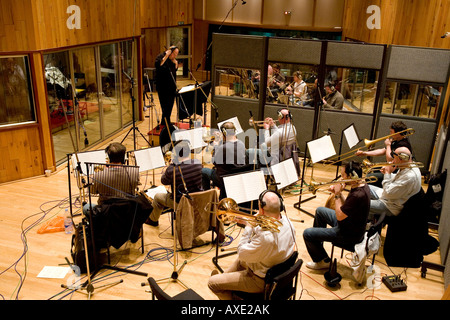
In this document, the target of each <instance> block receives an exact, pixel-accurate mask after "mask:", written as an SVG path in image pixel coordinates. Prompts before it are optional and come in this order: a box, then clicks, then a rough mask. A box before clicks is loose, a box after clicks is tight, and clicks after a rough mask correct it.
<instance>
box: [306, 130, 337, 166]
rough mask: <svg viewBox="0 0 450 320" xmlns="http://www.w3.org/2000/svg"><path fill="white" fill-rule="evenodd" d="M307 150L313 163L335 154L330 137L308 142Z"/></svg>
mask: <svg viewBox="0 0 450 320" xmlns="http://www.w3.org/2000/svg"><path fill="white" fill-rule="evenodd" d="M308 150H309V153H310V155H311V160H312V162H313V163H316V162H319V161H322V160H324V159H326V158H329V157H331V156H334V155H335V154H336V150H335V149H334V145H333V141H332V140H331V136H323V137H322V138H319V139H316V140H313V141H310V142H308Z"/></svg>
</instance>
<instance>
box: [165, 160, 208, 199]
mask: <svg viewBox="0 0 450 320" xmlns="http://www.w3.org/2000/svg"><path fill="white" fill-rule="evenodd" d="M174 168H175V188H176V197H175V198H176V201H177V202H178V201H180V199H181V197H182V195H183V193H185V192H188V193H193V192H198V191H202V164H201V163H200V161H198V160H196V159H190V160H187V161H184V162H182V163H181V164H180V165H177V166H175V165H174V164H171V165H170V166H169V167H167V170H166V171H165V172H164V174H163V175H162V177H161V183H162V184H164V185H170V186H171V189H172V193H173V192H174V190H173V170H174ZM180 170H181V173H180ZM181 177H183V179H184V182H185V183H186V188H187V191H186V190H184V185H183V180H182V179H181Z"/></svg>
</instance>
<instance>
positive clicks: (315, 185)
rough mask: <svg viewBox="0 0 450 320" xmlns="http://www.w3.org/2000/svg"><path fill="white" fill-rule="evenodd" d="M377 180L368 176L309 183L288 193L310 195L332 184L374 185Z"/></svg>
mask: <svg viewBox="0 0 450 320" xmlns="http://www.w3.org/2000/svg"><path fill="white" fill-rule="evenodd" d="M377 180H378V178H377V177H375V176H369V177H362V178H355V179H344V180H333V181H330V182H314V181H311V184H310V185H309V186H306V187H303V188H300V189H297V190H294V189H292V190H291V191H290V192H291V193H294V192H295V193H300V192H301V193H302V194H304V193H307V192H311V193H312V194H316V193H317V190H319V189H320V188H323V187H326V186H329V185H333V184H338V183H347V182H355V181H360V182H364V183H374V182H377Z"/></svg>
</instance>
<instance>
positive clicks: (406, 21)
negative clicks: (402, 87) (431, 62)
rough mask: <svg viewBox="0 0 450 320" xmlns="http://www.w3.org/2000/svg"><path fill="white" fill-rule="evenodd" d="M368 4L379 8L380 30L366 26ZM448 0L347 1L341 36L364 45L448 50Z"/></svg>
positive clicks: (449, 46) (449, 20)
mask: <svg viewBox="0 0 450 320" xmlns="http://www.w3.org/2000/svg"><path fill="white" fill-rule="evenodd" d="M370 5H377V6H378V7H379V8H380V18H381V28H380V29H372V30H370V29H369V28H367V26H366V22H367V19H368V18H369V17H370V16H371V13H367V12H366V11H367V8H368V7H369V6H370ZM448 31H450V0H427V1H424V0H396V1H383V0H346V1H345V11H344V21H343V36H344V37H347V38H350V39H355V40H359V41H364V42H370V43H379V44H393V45H405V46H417V47H432V48H442V49H450V38H445V39H442V38H441V36H442V35H444V34H445V33H446V32H448Z"/></svg>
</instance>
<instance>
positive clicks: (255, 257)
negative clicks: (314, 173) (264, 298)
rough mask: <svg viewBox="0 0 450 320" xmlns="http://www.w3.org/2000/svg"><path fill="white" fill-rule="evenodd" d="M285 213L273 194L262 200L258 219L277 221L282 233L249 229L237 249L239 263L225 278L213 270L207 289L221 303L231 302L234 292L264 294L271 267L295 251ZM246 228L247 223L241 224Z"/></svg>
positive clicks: (245, 230) (265, 196) (257, 228)
mask: <svg viewBox="0 0 450 320" xmlns="http://www.w3.org/2000/svg"><path fill="white" fill-rule="evenodd" d="M283 210H284V205H283V200H282V198H281V196H280V195H279V194H278V193H275V192H274V191H269V190H267V191H264V192H263V193H261V195H260V196H259V213H258V214H259V215H263V216H268V217H273V218H275V219H278V220H279V221H280V222H281V224H282V226H281V227H279V232H276V231H273V230H268V229H265V228H262V227H261V226H256V227H252V226H250V225H246V226H245V229H244V233H243V234H242V236H241V238H240V241H239V245H238V248H237V254H238V257H237V259H236V260H235V261H234V262H233V263H232V264H231V265H230V267H229V268H228V269H227V270H226V271H225V272H224V273H222V274H218V271H217V270H214V271H213V272H212V274H211V277H210V279H209V281H208V287H209V288H210V289H211V290H212V291H213V292H214V294H216V295H217V296H218V297H219V299H221V300H231V298H232V291H244V292H250V293H259V292H263V291H264V277H265V275H266V272H267V270H268V269H270V268H271V267H273V266H275V265H277V264H279V263H282V262H284V261H286V260H287V259H288V258H289V257H290V256H291V254H292V253H293V252H294V249H295V229H294V227H293V225H292V223H291V221H290V220H289V219H288V217H287V216H285V215H281V212H282V211H283ZM242 223H243V224H245V222H242Z"/></svg>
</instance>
